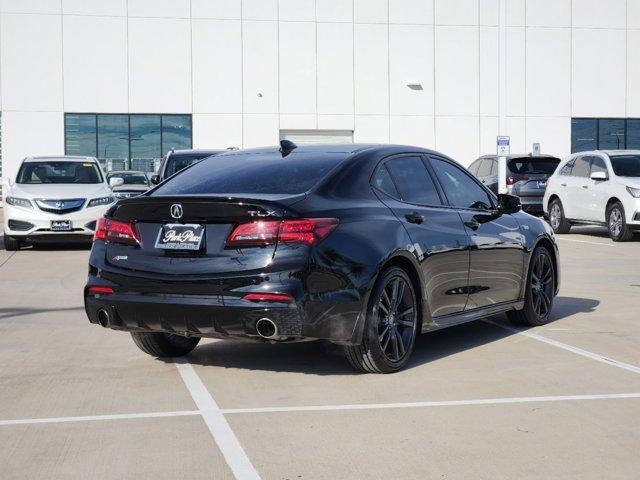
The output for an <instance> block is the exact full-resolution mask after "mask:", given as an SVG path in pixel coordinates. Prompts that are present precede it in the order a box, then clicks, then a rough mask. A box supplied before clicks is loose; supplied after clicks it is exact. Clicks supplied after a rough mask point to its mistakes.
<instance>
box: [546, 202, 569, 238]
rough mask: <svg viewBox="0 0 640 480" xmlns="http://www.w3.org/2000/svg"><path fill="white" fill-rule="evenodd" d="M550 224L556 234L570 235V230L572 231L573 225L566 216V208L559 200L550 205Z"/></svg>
mask: <svg viewBox="0 0 640 480" xmlns="http://www.w3.org/2000/svg"><path fill="white" fill-rule="evenodd" d="M549 224H550V225H551V228H552V229H553V231H554V233H569V230H571V224H570V223H569V222H568V221H567V218H566V217H565V216H564V208H562V202H561V201H560V199H558V198H556V199H555V200H554V201H553V202H551V205H549Z"/></svg>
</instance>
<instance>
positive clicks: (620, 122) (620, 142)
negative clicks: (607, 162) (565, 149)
mask: <svg viewBox="0 0 640 480" xmlns="http://www.w3.org/2000/svg"><path fill="white" fill-rule="evenodd" d="M631 148H634V149H635V148H640V119H637V118H627V119H624V118H573V119H571V152H572V153H573V152H584V151H587V150H619V149H631Z"/></svg>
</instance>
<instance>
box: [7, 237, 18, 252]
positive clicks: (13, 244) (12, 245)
mask: <svg viewBox="0 0 640 480" xmlns="http://www.w3.org/2000/svg"><path fill="white" fill-rule="evenodd" d="M4 248H5V250H9V251H12V250H20V242H19V241H18V240H17V239H15V238H13V237H9V236H8V235H5V236H4Z"/></svg>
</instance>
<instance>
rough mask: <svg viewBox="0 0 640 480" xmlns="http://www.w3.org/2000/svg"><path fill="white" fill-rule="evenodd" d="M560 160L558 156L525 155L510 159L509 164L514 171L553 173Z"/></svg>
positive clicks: (521, 172)
mask: <svg viewBox="0 0 640 480" xmlns="http://www.w3.org/2000/svg"><path fill="white" fill-rule="evenodd" d="M559 163H560V160H559V159H557V158H536V157H523V158H514V159H513V160H509V162H508V163H507V166H508V167H509V170H510V171H511V172H512V173H518V174H527V173H546V174H548V175H551V174H552V173H553V172H555V171H556V168H557V167H558V164H559Z"/></svg>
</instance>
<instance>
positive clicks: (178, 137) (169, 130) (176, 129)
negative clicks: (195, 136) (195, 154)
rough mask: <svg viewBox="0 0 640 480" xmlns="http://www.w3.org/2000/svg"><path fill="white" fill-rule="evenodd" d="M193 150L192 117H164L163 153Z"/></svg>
mask: <svg viewBox="0 0 640 480" xmlns="http://www.w3.org/2000/svg"><path fill="white" fill-rule="evenodd" d="M172 148H173V149H176V150H183V149H187V148H191V117H190V116H188V115H163V116H162V153H163V154H165V153H167V152H168V151H169V150H171V149H172Z"/></svg>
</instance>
